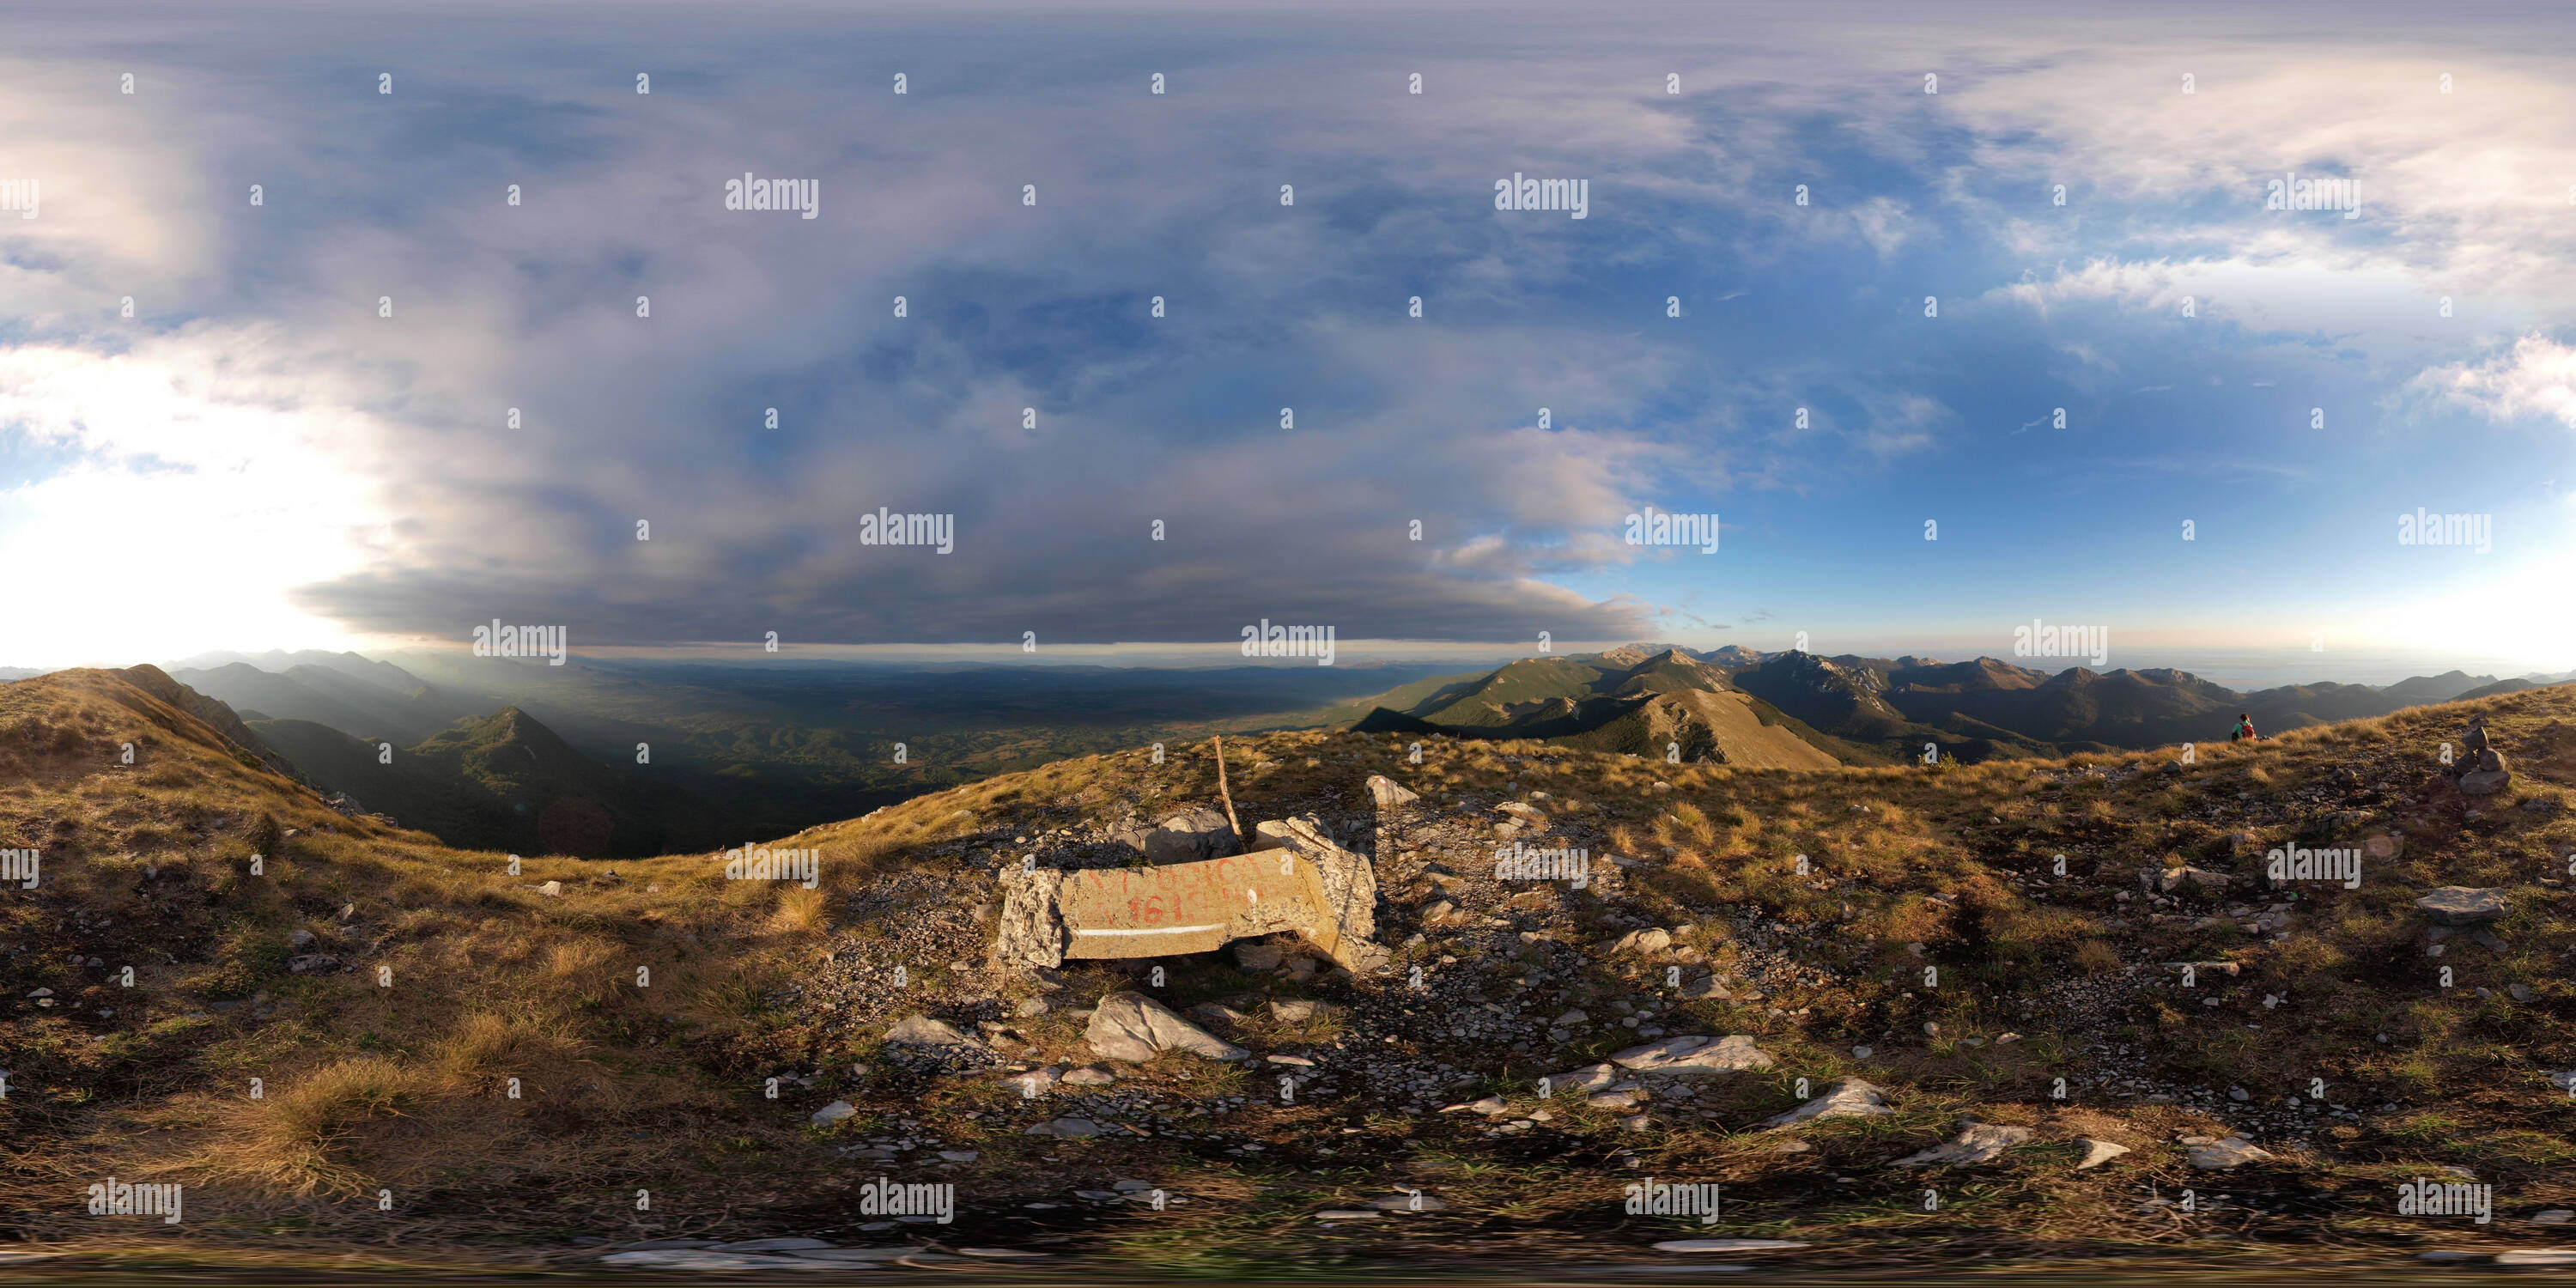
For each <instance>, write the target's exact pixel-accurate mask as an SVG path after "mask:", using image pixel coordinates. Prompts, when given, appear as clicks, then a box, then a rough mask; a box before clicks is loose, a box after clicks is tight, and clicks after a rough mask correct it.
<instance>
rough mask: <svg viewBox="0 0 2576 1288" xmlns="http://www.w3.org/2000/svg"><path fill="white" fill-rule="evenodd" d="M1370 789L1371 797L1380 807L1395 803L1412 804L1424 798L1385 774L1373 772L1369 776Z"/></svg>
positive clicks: (1383, 807) (1384, 807)
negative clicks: (1407, 789)
mask: <svg viewBox="0 0 2576 1288" xmlns="http://www.w3.org/2000/svg"><path fill="white" fill-rule="evenodd" d="M1368 791H1369V799H1370V800H1373V801H1375V802H1377V807H1378V808H1379V809H1386V808H1388V807H1389V806H1393V805H1410V804H1412V803H1413V802H1415V801H1418V800H1421V799H1422V797H1421V796H1419V795H1417V794H1416V793H1413V792H1409V791H1406V790H1405V789H1404V788H1403V787H1401V786H1398V785H1397V783H1396V781H1395V780H1394V779H1392V778H1389V777H1387V776H1386V775H1384V774H1371V775H1369V776H1368Z"/></svg>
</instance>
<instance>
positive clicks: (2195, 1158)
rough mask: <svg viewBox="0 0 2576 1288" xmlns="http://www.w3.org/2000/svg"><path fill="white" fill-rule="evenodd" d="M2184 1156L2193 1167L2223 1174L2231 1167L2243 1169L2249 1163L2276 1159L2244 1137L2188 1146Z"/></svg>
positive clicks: (2233, 1137)
mask: <svg viewBox="0 0 2576 1288" xmlns="http://www.w3.org/2000/svg"><path fill="white" fill-rule="evenodd" d="M2183 1156H2184V1158H2185V1160H2186V1161H2188V1162H2189V1163H2190V1164H2191V1165H2192V1166H2194V1167H2197V1168H2199V1169H2200V1170H2202V1171H2204V1172H2223V1171H2225V1170H2227V1169H2228V1168H2231V1167H2243V1166H2244V1165H2246V1164H2247V1163H2262V1162H2269V1161H2271V1160H2272V1158H2273V1157H2274V1155H2273V1154H2272V1152H2271V1151H2269V1150H2266V1149H2263V1148H2262V1147H2260V1146H2258V1145H2256V1144H2255V1143H2254V1142H2252V1141H2250V1140H2247V1139H2245V1138H2244V1137H2242V1136H2230V1137H2228V1138H2227V1139H2225V1140H2218V1141H2211V1142H2210V1143H2208V1144H2206V1145H2190V1146H2186V1147H2185V1149H2184V1154H2183Z"/></svg>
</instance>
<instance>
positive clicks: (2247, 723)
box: [2227, 711, 2263, 742]
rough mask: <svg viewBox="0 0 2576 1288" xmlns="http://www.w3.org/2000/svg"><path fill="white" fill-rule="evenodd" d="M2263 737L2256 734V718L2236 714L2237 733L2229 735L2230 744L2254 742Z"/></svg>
mask: <svg viewBox="0 0 2576 1288" xmlns="http://www.w3.org/2000/svg"><path fill="white" fill-rule="evenodd" d="M2262 736H2263V735H2261V734H2258V733H2256V732H2254V717H2252V716H2250V715H2247V714H2246V713H2244V712H2242V711H2239V712H2237V713H2236V732H2234V733H2231V734H2229V735H2227V740H2228V741H2229V742H2254V741H2256V740H2258V739H2260V738H2261V737H2262Z"/></svg>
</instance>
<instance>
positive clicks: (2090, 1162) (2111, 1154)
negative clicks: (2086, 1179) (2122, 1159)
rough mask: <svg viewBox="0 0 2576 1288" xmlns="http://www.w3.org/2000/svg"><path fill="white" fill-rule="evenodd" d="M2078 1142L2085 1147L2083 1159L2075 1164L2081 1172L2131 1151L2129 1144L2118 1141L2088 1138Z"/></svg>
mask: <svg viewBox="0 0 2576 1288" xmlns="http://www.w3.org/2000/svg"><path fill="white" fill-rule="evenodd" d="M2076 1143H2077V1144H2079V1145H2082V1146H2083V1147H2084V1158H2083V1161H2081V1162H2078V1163H2077V1164H2076V1165H2075V1170H2076V1171H2079V1172H2087V1171H2091V1170H2092V1169H2094V1168H2096V1167H2100V1166H2101V1165H2103V1164H2104V1163H2107V1162H2110V1161H2111V1160H2112V1159H2115V1158H2118V1157H2119V1156H2120V1155H2122V1154H2126V1153H2128V1152H2129V1147H2128V1146H2126V1145H2122V1144H2120V1143H2118V1142H2116V1141H2108V1140H2093V1139H2090V1138H2086V1139H2083V1140H2079V1141H2077V1142H2076Z"/></svg>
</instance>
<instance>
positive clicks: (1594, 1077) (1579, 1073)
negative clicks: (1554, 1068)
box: [1547, 1064, 1619, 1094]
mask: <svg viewBox="0 0 2576 1288" xmlns="http://www.w3.org/2000/svg"><path fill="white" fill-rule="evenodd" d="M1618 1080H1619V1070H1618V1068H1617V1066H1615V1065H1609V1064H1596V1065H1592V1066H1590V1067H1589V1068H1583V1069H1576V1070H1573V1071H1572V1072H1569V1073H1551V1074H1549V1075H1548V1076H1547V1087H1548V1091H1549V1092H1550V1093H1551V1094H1552V1093H1555V1092H1559V1091H1572V1092H1583V1091H1599V1090H1601V1089H1603V1088H1605V1087H1608V1086H1609V1085H1610V1084H1612V1083H1615V1082H1617V1081H1618Z"/></svg>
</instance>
